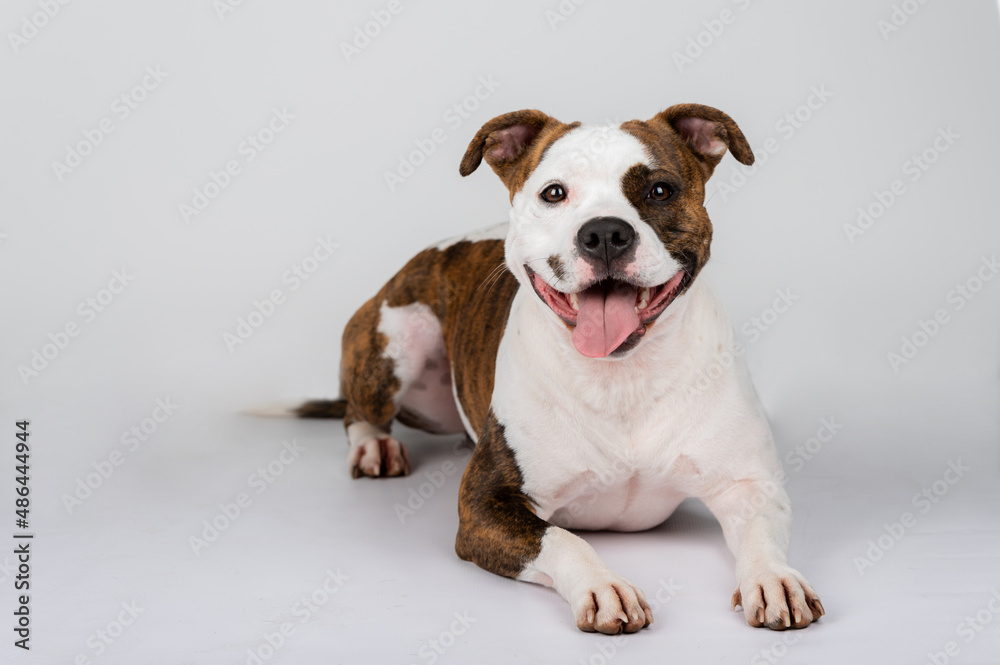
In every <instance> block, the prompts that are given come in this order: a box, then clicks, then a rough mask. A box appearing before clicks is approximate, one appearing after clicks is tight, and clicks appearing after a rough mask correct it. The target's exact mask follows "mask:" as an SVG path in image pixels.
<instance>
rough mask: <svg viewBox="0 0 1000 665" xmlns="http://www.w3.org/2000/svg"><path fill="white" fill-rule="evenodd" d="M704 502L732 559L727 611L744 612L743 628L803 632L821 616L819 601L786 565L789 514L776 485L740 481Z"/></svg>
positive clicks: (788, 506)
mask: <svg viewBox="0 0 1000 665" xmlns="http://www.w3.org/2000/svg"><path fill="white" fill-rule="evenodd" d="M704 501H705V504H706V505H707V506H708V508H709V510H711V511H712V513H714V514H715V516H716V518H717V519H718V520H719V522H720V523H721V524H722V531H723V533H724V534H725V537H726V543H727V544H728V545H729V549H730V550H732V552H733V555H734V556H735V557H736V581H737V588H736V592H735V593H734V594H733V603H732V606H733V609H736V607H737V606H738V605H742V606H743V615H744V616H745V617H746V620H747V623H749V624H750V625H751V626H767V627H768V628H771V629H774V630H784V629H785V628H791V627H795V628H803V627H805V626H808V625H809V624H810V623H812V622H813V621H816V620H817V619H819V618H820V617H821V616H823V614H824V613H825V611H824V609H823V604H822V603H821V602H820V600H819V596H817V595H816V592H815V591H813V588H812V587H811V586H809V583H808V582H807V581H806V579H805V577H803V576H802V574H801V573H800V572H799V571H797V570H795V569H794V568H792V567H791V566H789V565H788V560H787V557H786V552H787V550H788V542H789V536H790V534H791V526H792V509H791V505H790V503H789V500H788V494H786V493H785V490H784V489H782V487H781V486H780V485H779V484H778V483H777V482H775V481H773V480H741V481H738V482H736V483H734V484H733V485H731V486H729V487H728V488H727V489H726V490H724V491H722V492H720V493H718V494H715V495H713V496H710V497H705V498H704Z"/></svg>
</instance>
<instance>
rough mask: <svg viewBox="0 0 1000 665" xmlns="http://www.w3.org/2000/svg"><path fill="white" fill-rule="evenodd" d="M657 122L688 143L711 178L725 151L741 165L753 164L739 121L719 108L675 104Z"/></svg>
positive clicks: (751, 153)
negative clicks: (737, 122) (668, 126)
mask: <svg viewBox="0 0 1000 665" xmlns="http://www.w3.org/2000/svg"><path fill="white" fill-rule="evenodd" d="M653 119H654V120H660V121H663V122H665V123H667V124H668V125H670V127H671V128H672V129H673V130H674V131H675V132H676V133H677V135H678V136H680V138H681V139H682V140H683V141H684V142H685V143H686V144H687V146H688V148H690V149H691V152H693V153H694V156H695V157H696V158H697V159H698V160H699V162H700V163H701V165H702V168H703V169H704V170H705V177H706V178H708V177H709V176H710V175H712V172H713V171H714V170H715V167H716V165H718V163H719V162H720V161H721V160H722V156H723V155H724V154H726V149H727V148H728V149H729V152H731V153H733V157H735V158H736V161H738V162H740V163H741V164H747V165H750V164H753V161H754V160H753V151H752V150H751V149H750V144H749V143H747V139H746V137H745V136H743V132H742V131H741V130H740V128H739V126H738V125H737V124H736V121H735V120H733V119H732V118H730V117H729V116H728V115H726V114H725V113H723V112H722V111H720V110H719V109H716V108H712V107H711V106H703V105H701V104H675V105H673V106H671V107H670V108H668V109H667V110H666V111H663V112H662V113H658V114H657V115H656V116H655V117H654V118H653Z"/></svg>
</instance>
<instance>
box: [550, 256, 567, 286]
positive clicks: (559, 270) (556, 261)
mask: <svg viewBox="0 0 1000 665" xmlns="http://www.w3.org/2000/svg"><path fill="white" fill-rule="evenodd" d="M545 262H546V263H548V264H549V269H550V270H552V274H553V275H554V276H555V278H556V279H558V280H560V281H562V280H564V279H566V266H565V265H564V264H563V262H562V259H560V258H559V257H558V256H557V255H555V254H553V255H552V256H550V257H549V258H548V259H546V260H545Z"/></svg>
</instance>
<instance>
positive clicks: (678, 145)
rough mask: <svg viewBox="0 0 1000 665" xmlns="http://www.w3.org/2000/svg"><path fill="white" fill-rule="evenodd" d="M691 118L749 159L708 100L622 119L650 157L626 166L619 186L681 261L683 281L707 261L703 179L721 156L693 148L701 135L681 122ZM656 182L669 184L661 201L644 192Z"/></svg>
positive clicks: (732, 127) (738, 134)
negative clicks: (692, 133) (645, 162)
mask: <svg viewBox="0 0 1000 665" xmlns="http://www.w3.org/2000/svg"><path fill="white" fill-rule="evenodd" d="M691 118H697V119H699V120H700V121H706V122H703V123H702V124H701V126H702V128H703V129H705V131H708V129H711V131H712V132H714V133H713V134H711V136H710V137H709V138H714V139H719V140H722V141H723V142H725V143H726V145H727V146H728V148H729V149H730V151H731V152H732V153H733V156H734V157H736V159H737V160H739V161H740V162H743V163H744V164H750V163H753V152H752V151H751V149H750V145H749V144H748V143H747V140H746V137H744V136H743V132H742V131H740V128H739V127H738V126H737V125H736V123H735V122H734V121H733V119H732V118H730V117H729V116H728V115H726V114H725V113H723V112H722V111H719V110H718V109H714V108H711V107H709V106H702V105H699V104H676V105H674V106H671V107H670V108H668V109H667V110H665V111H663V112H662V113H659V114H657V115H656V116H654V117H653V118H651V119H649V120H647V121H641V120H630V121H628V122H625V123H622V125H621V128H622V129H623V130H624V131H626V132H628V133H629V134H632V135H633V136H635V137H636V138H637V139H638V140H639V141H640V142H642V144H643V145H644V146H645V148H646V150H647V152H648V153H649V157H650V161H651V165H650V166H646V165H643V164H635V165H633V166H632V167H630V168H629V169H628V171H626V173H625V175H624V176H623V177H622V192H623V193H624V194H625V197H626V198H627V199H628V200H629V201H630V202H631V203H632V205H634V206H635V208H636V209H637V210H638V211H639V216H640V217H641V219H642V220H643V221H644V222H646V223H647V224H649V225H650V226H651V227H652V228H653V230H654V231H655V232H656V235H657V237H658V238H659V239H660V241H661V242H662V243H663V245H664V247H666V248H667V251H669V252H670V254H671V256H673V257H674V258H675V259H676V260H677V261H678V262H679V263H680V264H681V265H682V266H683V267H684V270H685V272H686V273H687V274H688V277H687V279H686V282H687V284H690V283H691V282H692V281H693V280H694V278H695V277H697V275H698V273H699V272H701V269H702V268H703V267H704V266H705V264H706V263H707V262H708V258H709V254H710V247H711V243H712V222H711V221H710V220H709V218H708V212H707V211H706V210H705V206H704V203H705V182H706V181H707V180H708V178H709V177H710V176H711V175H712V172H713V171H714V169H715V166H716V165H717V164H718V163H719V161H720V160H721V159H722V153H720V154H706V153H703V152H700V151H699V150H698V146H699V145H702V143H703V142H704V139H705V138H706V136H699V137H692V136H689V135H686V134H685V131H686V128H687V125H685V124H684V122H685V120H687V119H691ZM713 123H714V124H713ZM678 127H680V128H681V129H680V131H679V130H678V129H677V128H678ZM695 138H698V139H699V140H695ZM657 182H664V183H666V184H667V185H668V186H669V187H670V190H671V192H672V194H671V196H670V198H669V199H667V200H666V201H653V200H651V199H648V198H647V197H646V194H647V193H648V192H649V189H650V188H651V187H652V186H653V185H654V184H655V183H657ZM686 286H687V285H685V288H686Z"/></svg>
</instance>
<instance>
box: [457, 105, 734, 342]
mask: <svg viewBox="0 0 1000 665" xmlns="http://www.w3.org/2000/svg"><path fill="white" fill-rule="evenodd" d="M727 148H728V149H729V150H731V151H732V153H733V155H734V156H735V157H736V158H737V159H738V160H739V161H740V162H742V163H744V164H752V163H753V153H752V152H751V150H750V146H749V145H748V144H747V141H746V139H745V138H744V136H743V133H742V132H741V131H740V129H739V127H737V126H736V123H735V122H733V120H732V119H731V118H730V117H729V116H727V115H726V114H725V113H722V112H721V111H718V110H716V109H713V108H710V107H707V106H700V105H696V104H680V105H677V106H672V107H670V108H669V109H667V110H666V111H664V112H662V113H660V114H658V115H656V116H655V117H653V118H651V119H650V120H647V121H639V120H633V121H629V122H626V123H623V124H621V125H620V126H612V125H581V124H580V123H572V124H565V123H561V122H559V121H558V120H555V119H553V118H550V117H549V116H547V115H545V114H544V113H542V112H540V111H533V110H529V111H516V112H514V113H508V114H506V115H503V116H500V117H497V118H494V119H493V120H491V121H490V122H488V123H486V125H484V126H483V128H482V129H480V130H479V132H478V133H477V134H476V137H475V138H474V139H473V140H472V143H471V144H470V145H469V148H468V150H467V151H466V154H465V157H464V158H463V160H462V166H461V173H462V175H468V174H469V173H472V171H474V170H475V169H476V167H478V166H479V164H480V162H481V160H482V159H485V160H486V162H487V163H488V164H489V165H490V166H491V167H492V168H493V170H494V171H495V172H496V173H497V175H498V176H500V179H501V180H503V182H504V184H505V185H506V186H507V189H508V190H509V191H510V197H511V204H512V209H511V214H510V231H509V232H508V236H507V241H506V262H507V267H508V268H509V269H510V271H511V272H512V273H513V274H514V275H515V276H516V277H517V278H518V280H520V281H521V283H522V284H524V285H525V286H527V287H530V288H532V289H533V290H534V292H535V293H536V294H537V295H538V297H539V298H540V299H541V300H542V301H543V302H544V303H545V304H546V305H547V306H548V308H549V309H550V310H551V312H552V314H553V315H554V317H557V318H554V320H556V321H560V322H561V325H565V326H567V327H568V328H569V329H570V331H571V334H572V341H573V345H574V346H575V347H576V349H577V350H578V351H579V352H580V353H582V354H583V355H585V356H588V357H593V358H604V357H623V356H624V355H626V354H628V353H629V352H630V351H631V350H632V349H634V348H635V347H636V346H637V345H638V344H639V342H640V341H641V340H642V337H643V335H644V334H645V333H646V331H647V329H648V328H649V326H651V325H652V323H653V322H654V321H655V319H656V318H657V317H659V316H660V315H661V314H662V313H663V312H664V311H666V310H667V309H668V308H669V306H670V304H671V303H672V302H673V301H674V300H675V299H676V298H677V297H678V296H680V295H681V294H682V293H684V291H686V290H687V288H688V287H689V286H690V284H691V283H692V281H693V280H694V279H695V277H697V275H698V273H699V272H700V271H701V268H702V267H703V266H704V265H705V263H706V262H707V261H708V256H709V246H710V244H711V240H712V224H711V222H710V221H709V219H708V214H707V212H706V211H705V208H704V201H705V182H706V180H708V178H709V176H711V174H712V171H713V170H714V169H715V166H716V165H717V164H718V163H719V160H721V159H722V156H723V154H725V152H726V149H727Z"/></svg>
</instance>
